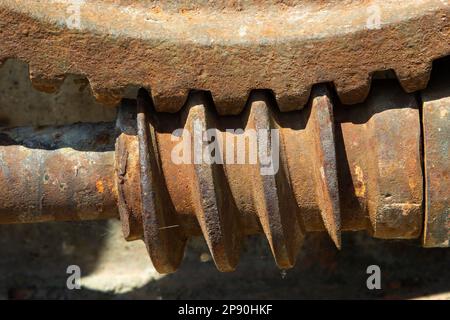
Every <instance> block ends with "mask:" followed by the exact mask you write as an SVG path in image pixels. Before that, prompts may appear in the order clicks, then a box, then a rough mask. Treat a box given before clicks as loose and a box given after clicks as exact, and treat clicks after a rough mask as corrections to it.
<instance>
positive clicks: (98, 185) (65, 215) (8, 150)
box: [0, 124, 117, 224]
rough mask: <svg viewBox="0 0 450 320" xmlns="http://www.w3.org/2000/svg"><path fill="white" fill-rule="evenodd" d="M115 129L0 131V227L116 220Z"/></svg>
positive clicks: (102, 126) (103, 126)
mask: <svg viewBox="0 0 450 320" xmlns="http://www.w3.org/2000/svg"><path fill="white" fill-rule="evenodd" d="M114 132H115V130H114V124H96V125H91V124H79V125H73V126H69V127H61V128H51V127H49V128H41V129H32V128H16V129H3V130H1V131H0V190H1V196H0V198H1V199H0V223H2V224H7V223H31V222H44V221H69V220H91V219H106V218H112V217H116V216H117V208H116V195H115V182H114V165H115V164H114V140H115V134H114Z"/></svg>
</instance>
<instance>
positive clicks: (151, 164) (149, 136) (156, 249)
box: [137, 89, 187, 273]
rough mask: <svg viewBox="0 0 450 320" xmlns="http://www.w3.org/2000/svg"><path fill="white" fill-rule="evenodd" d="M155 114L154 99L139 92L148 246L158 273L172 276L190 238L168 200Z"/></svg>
mask: <svg viewBox="0 0 450 320" xmlns="http://www.w3.org/2000/svg"><path fill="white" fill-rule="evenodd" d="M152 111H153V105H152V101H151V98H150V96H149V95H148V93H147V92H146V91H145V90H143V89H141V90H139V93H138V99H137V130H138V137H139V161H140V177H141V179H140V190H141V207H142V222H143V231H144V242H145V244H146V246H147V250H148V251H149V254H150V257H151V259H152V262H153V265H154V267H155V269H156V270H157V271H158V272H160V273H172V272H175V271H176V270H177V268H178V267H179V265H180V263H181V261H182V259H183V255H184V248H185V246H186V241H187V237H186V236H185V234H184V230H183V228H182V226H181V224H180V222H179V219H178V217H177V215H176V212H175V210H174V208H173V205H172V204H171V202H170V199H169V198H168V193H167V190H166V185H165V183H164V179H163V177H162V174H163V173H162V172H161V170H160V168H161V166H160V165H159V164H158V161H159V158H158V154H159V152H158V150H157V148H158V146H157V135H158V134H157V132H156V130H155V124H154V123H152V121H151V120H152V118H151V117H149V116H148V114H149V113H151V112H152Z"/></svg>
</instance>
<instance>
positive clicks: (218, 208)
mask: <svg viewBox="0 0 450 320" xmlns="http://www.w3.org/2000/svg"><path fill="white" fill-rule="evenodd" d="M186 107H187V113H188V117H187V120H186V126H187V127H188V130H189V131H190V132H193V135H194V139H195V136H196V131H197V130H202V131H203V130H207V129H209V128H216V127H217V123H216V119H215V115H214V113H213V112H211V108H212V106H211V105H210V99H208V97H207V95H206V93H205V92H201V91H199V92H194V93H193V94H191V96H190V97H189V100H188V103H187V106H186ZM215 133H216V137H215V138H216V139H217V140H215V142H217V143H216V144H215V145H214V148H215V154H219V155H221V154H223V153H222V151H221V150H220V149H221V148H222V145H221V143H220V142H219V141H221V140H222V135H221V133H220V132H219V131H218V130H216V131H215ZM200 134H203V132H201V133H200ZM194 144H195V142H194ZM208 144H209V142H208V141H207V142H205V141H201V145H200V147H201V148H202V152H203V153H204V152H205V150H206V147H207V145H208ZM194 148H195V147H194ZM196 152H197V153H198V150H195V149H194V153H196ZM208 152H211V150H209V151H208ZM209 155H211V153H210V154H209ZM204 156H205V154H203V156H202V159H201V161H197V163H196V162H195V160H194V164H193V170H194V179H195V181H194V184H195V193H196V195H197V196H198V197H199V198H198V199H196V201H195V203H196V206H195V214H196V216H197V220H198V222H199V224H200V227H201V229H202V232H203V236H204V237H205V239H206V243H207V244H208V247H209V249H210V251H211V254H212V257H213V259H214V262H215V263H216V266H217V268H218V269H219V270H220V271H222V272H229V271H233V270H234V269H235V268H236V265H237V263H238V260H239V254H240V250H241V238H242V236H241V232H242V229H241V226H240V222H239V219H238V216H237V209H236V207H235V205H234V202H233V198H232V197H231V195H230V194H229V190H228V184H227V182H226V178H225V175H224V172H223V166H222V165H221V163H217V162H213V161H210V162H212V163H209V162H208V161H206V159H205V157H204ZM218 162H220V160H219V161H218Z"/></svg>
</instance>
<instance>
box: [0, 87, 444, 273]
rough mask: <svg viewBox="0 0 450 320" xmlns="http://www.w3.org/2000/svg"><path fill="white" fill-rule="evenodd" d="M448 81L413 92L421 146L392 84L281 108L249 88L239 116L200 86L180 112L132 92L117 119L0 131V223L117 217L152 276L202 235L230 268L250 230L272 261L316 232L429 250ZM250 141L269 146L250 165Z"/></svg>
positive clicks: (288, 259)
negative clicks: (260, 237)
mask: <svg viewBox="0 0 450 320" xmlns="http://www.w3.org/2000/svg"><path fill="white" fill-rule="evenodd" d="M442 83H445V82H442ZM447 89H448V86H446V85H442V86H431V87H430V91H427V92H426V93H424V94H423V97H424V101H425V102H424V106H423V110H422V111H423V112H422V113H423V126H424V131H423V139H424V142H425V143H424V144H423V149H422V135H421V134H422V130H421V121H420V117H421V112H420V110H421V108H422V106H421V105H420V103H419V100H418V99H417V96H416V95H414V94H408V93H405V92H404V91H403V90H402V88H401V87H400V85H399V84H398V83H396V82H395V81H391V80H384V81H376V82H375V83H374V85H373V88H372V94H371V95H370V96H369V98H368V99H367V101H366V102H365V103H363V104H361V105H358V106H355V107H352V108H349V107H348V106H344V105H341V104H340V103H339V102H336V99H334V98H333V96H332V93H331V90H330V87H329V86H327V85H318V86H315V87H314V88H313V90H312V98H311V100H310V101H309V103H308V105H307V106H306V107H305V108H304V109H303V110H299V111H293V112H290V113H282V112H280V111H279V109H278V107H277V105H276V99H275V97H274V95H273V93H272V92H270V91H268V90H255V91H253V92H252V93H251V94H250V97H249V100H248V102H247V108H246V109H245V112H243V113H242V114H241V115H238V116H228V117H223V116H220V115H219V114H218V113H217V112H216V111H215V110H214V108H213V106H212V105H213V99H212V97H211V95H210V94H209V93H208V92H205V91H193V92H191V94H190V96H189V99H188V101H187V103H186V106H185V108H184V109H183V110H182V111H181V112H179V113H175V114H170V113H157V112H156V110H155V106H154V104H153V101H152V98H151V96H150V95H149V94H148V92H147V91H146V90H144V89H141V90H139V93H138V97H137V100H125V101H124V102H123V104H122V107H121V108H120V111H119V114H118V119H117V123H116V124H115V125H114V124H111V123H100V124H96V125H92V124H77V125H72V126H67V127H55V128H41V129H31V128H12V129H1V130H0V187H1V189H2V190H6V191H5V192H2V193H1V194H0V223H21V222H22V223H25V222H40V221H51V220H78V219H100V218H112V217H117V216H120V218H121V220H122V224H123V231H124V236H125V238H126V239H127V240H137V239H141V240H143V241H144V242H145V244H146V246H147V249H148V252H149V255H150V257H151V259H152V261H153V264H154V266H155V268H156V269H157V270H158V271H159V272H161V273H170V272H174V271H175V270H176V269H177V268H178V266H179V265H180V263H181V261H182V258H183V252H184V248H185V245H186V242H187V240H188V239H189V237H193V236H199V235H203V237H204V238H205V240H206V243H207V245H208V247H209V249H210V251H211V253H212V257H213V259H214V261H215V263H216V265H217V267H218V269H219V270H221V271H232V270H234V269H235V268H236V265H237V263H238V260H239V255H240V251H241V248H242V245H243V242H244V240H245V237H246V236H248V235H252V234H258V233H262V234H264V235H265V237H266V238H267V241H268V245H269V247H270V249H271V251H272V253H273V256H274V258H275V261H276V263H277V265H278V266H279V267H280V268H282V269H287V268H291V267H292V266H293V265H294V264H295V263H296V258H297V255H298V251H299V250H300V248H301V245H302V242H303V238H304V236H305V234H306V233H308V232H315V231H323V232H328V234H329V235H330V238H331V239H332V241H333V242H334V243H335V244H336V246H337V247H338V248H340V247H341V239H340V237H341V233H342V232H343V231H358V230H366V231H367V232H369V233H370V234H371V235H373V236H374V237H377V238H383V239H417V238H419V237H420V235H421V234H422V232H423V233H424V245H425V246H448V232H449V225H448V209H449V205H448V188H447V181H448V179H447V178H448V172H447V171H448V148H447V147H448V136H449V134H448V132H447V131H448V130H447V128H446V126H447V122H448V112H447V111H448V110H447V109H448V108H447V106H448V96H449V95H450V94H449V92H448V90H447ZM207 129H210V131H206V130H207ZM252 130H253V131H252ZM446 130H447V131H446ZM252 132H256V133H255V135H254V136H252V135H251V133H252ZM264 132H266V133H267V136H265V135H264V134H263V133H264ZM198 133H199V134H200V135H199V136H198V135H196V134H198ZM268 137H271V138H274V139H268ZM183 139H186V140H183ZM114 141H115V146H114ZM181 142H189V143H188V144H187V147H184V145H183V144H180V143H181ZM277 142H279V145H278V144H277ZM251 145H256V146H257V147H258V148H260V147H261V146H265V147H266V148H265V150H264V152H263V153H261V150H260V149H257V157H256V158H255V159H254V160H255V161H253V162H252V161H250V159H251V157H252V154H251V152H252V150H251V149H250V146H251ZM180 146H181V148H180ZM114 149H115V151H114ZM241 149H244V153H245V156H246V157H247V158H245V161H244V162H238V161H236V160H238V159H239V157H240V155H239V151H242V150H241ZM198 151H202V152H207V153H209V155H211V156H213V158H208V157H206V158H204V155H202V157H201V158H200V159H196V155H197V156H198V154H197V153H198ZM213 151H214V152H213ZM229 151H231V156H230V153H229ZM253 151H254V150H253ZM422 151H423V152H424V154H425V173H424V172H422ZM174 154H175V155H181V156H182V157H181V160H180V159H179V158H178V160H174V159H175V158H174ZM221 157H222V158H221ZM265 157H266V158H268V159H269V160H270V161H269V162H267V161H266V159H265ZM278 157H279V163H277V162H276V161H275V160H276V159H278ZM212 159H214V161H212ZM274 161H275V162H274ZM269 169H274V171H270V170H269ZM424 176H425V181H426V184H425V186H424V185H423V179H424ZM424 190H425V191H424ZM424 194H425V195H426V198H425V208H423V199H424ZM424 210H425V215H424ZM424 221H425V226H424Z"/></svg>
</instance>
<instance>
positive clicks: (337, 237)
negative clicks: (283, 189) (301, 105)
mask: <svg viewBox="0 0 450 320" xmlns="http://www.w3.org/2000/svg"><path fill="white" fill-rule="evenodd" d="M309 121H310V122H311V126H312V135H313V141H314V144H315V147H314V157H313V158H314V159H315V161H314V162H315V163H314V166H313V170H314V177H315V179H314V180H315V182H316V183H315V192H316V197H317V202H318V204H319V208H320V213H321V216H322V220H323V223H324V225H325V228H326V230H327V232H328V234H329V235H330V237H331V239H332V240H333V242H334V243H335V245H336V247H337V248H340V247H341V213H340V207H341V204H340V198H339V185H338V175H337V158H336V141H335V129H334V116H333V105H332V103H331V99H330V94H329V92H328V90H327V89H326V87H325V86H323V85H321V86H319V87H316V88H315V89H314V91H313V98H312V101H311V114H310V118H309Z"/></svg>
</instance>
